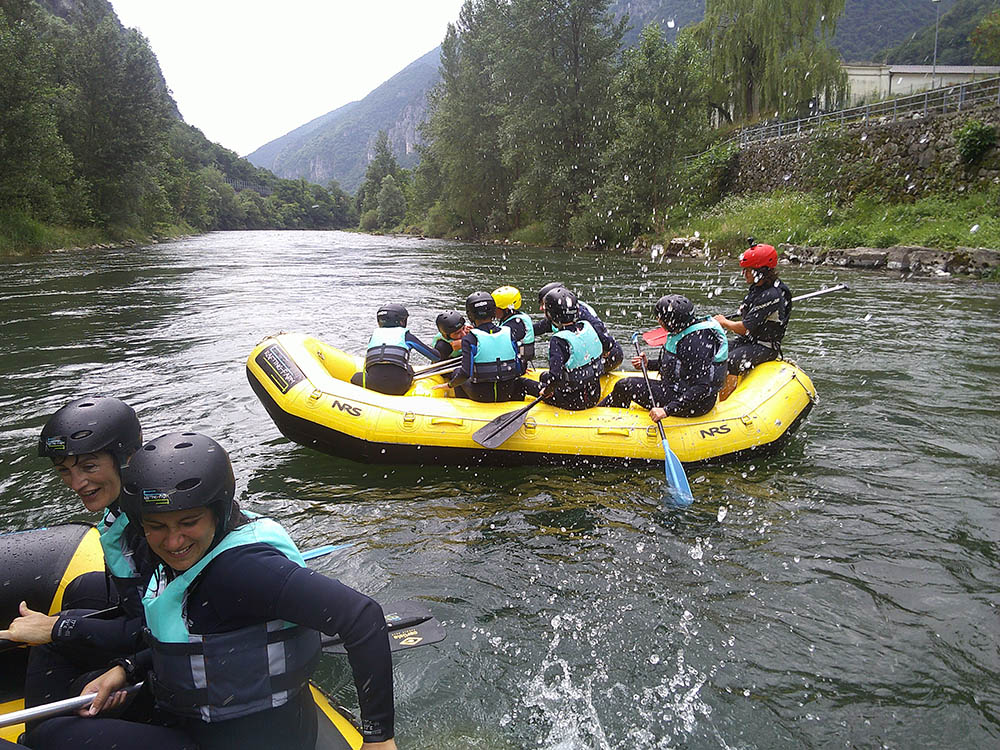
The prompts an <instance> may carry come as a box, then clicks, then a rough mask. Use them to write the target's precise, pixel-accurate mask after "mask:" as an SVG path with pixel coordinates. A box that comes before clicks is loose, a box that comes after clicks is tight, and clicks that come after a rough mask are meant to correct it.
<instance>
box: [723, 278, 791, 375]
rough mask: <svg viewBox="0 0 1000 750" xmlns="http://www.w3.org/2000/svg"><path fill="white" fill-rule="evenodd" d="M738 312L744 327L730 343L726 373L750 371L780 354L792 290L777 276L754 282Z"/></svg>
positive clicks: (789, 311)
mask: <svg viewBox="0 0 1000 750" xmlns="http://www.w3.org/2000/svg"><path fill="white" fill-rule="evenodd" d="M739 313H740V316H741V319H742V321H743V325H745V326H746V328H747V334H746V335H745V336H737V337H736V339H735V340H734V341H733V342H732V343H731V344H730V345H729V372H730V373H731V374H733V375H739V374H741V373H744V372H746V371H747V370H750V369H752V368H754V367H756V366H757V365H759V364H761V363H762V362H770V361H771V360H772V359H777V358H778V357H779V356H780V355H781V340H782V339H783V338H784V337H785V329H786V328H788V319H789V317H791V314H792V293H791V291H790V290H789V289H788V287H787V286H786V285H785V282H783V281H781V280H780V279H778V278H775V279H774V282H773V283H770V284H769V283H766V282H765V283H764V284H759V285H758V284H755V285H754V286H752V287H750V290H749V291H748V292H747V296H746V297H744V298H743V303H742V304H741V305H740V309H739Z"/></svg>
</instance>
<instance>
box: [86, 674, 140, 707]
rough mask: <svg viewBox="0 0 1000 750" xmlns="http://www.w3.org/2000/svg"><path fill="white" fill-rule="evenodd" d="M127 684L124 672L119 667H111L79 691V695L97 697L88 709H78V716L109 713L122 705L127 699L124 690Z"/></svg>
mask: <svg viewBox="0 0 1000 750" xmlns="http://www.w3.org/2000/svg"><path fill="white" fill-rule="evenodd" d="M127 684H128V682H127V680H126V679H125V670H124V669H122V668H121V667H112V668H111V669H109V670H108V671H107V672H105V673H104V674H102V675H101V676H100V677H98V678H97V679H95V680H91V681H90V682H88V683H87V684H86V685H85V686H84V688H83V690H81V691H80V695H88V694H89V693H97V695H96V696H95V697H94V702H93V703H91V704H90V706H89V707H88V708H81V709H80V716H97V714H99V713H100V712H101V711H109V710H111V709H112V708H119V707H120V706H122V705H124V703H125V699H126V698H128V693H127V692H125V690H124V688H125V686H126V685H127Z"/></svg>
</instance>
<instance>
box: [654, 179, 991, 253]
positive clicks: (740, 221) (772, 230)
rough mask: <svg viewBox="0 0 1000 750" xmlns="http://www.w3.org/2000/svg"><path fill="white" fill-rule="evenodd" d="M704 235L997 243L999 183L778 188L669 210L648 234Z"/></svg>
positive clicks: (833, 244)
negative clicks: (953, 187)
mask: <svg viewBox="0 0 1000 750" xmlns="http://www.w3.org/2000/svg"><path fill="white" fill-rule="evenodd" d="M695 232H698V233H699V235H700V236H701V237H703V238H705V239H706V240H707V241H708V242H709V243H710V245H711V246H712V248H713V249H714V250H715V251H717V252H738V251H740V250H742V249H744V247H745V241H746V237H747V236H748V235H753V236H754V237H756V238H757V239H758V240H760V241H761V242H767V243H770V244H773V245H778V244H779V243H782V242H787V243H792V244H796V245H809V246H814V247H823V248H828V249H832V248H854V247H873V248H885V247H892V246H893V245H919V246H923V247H931V248H935V249H938V250H945V251H949V250H954V249H955V248H958V247H985V248H990V249H1000V186H997V185H994V186H992V187H990V188H989V189H988V190H982V191H976V192H968V193H964V194H959V195H951V196H948V197H947V198H946V197H942V196H931V197H926V198H921V199H919V200H916V201H914V202H912V203H895V202H889V201H884V200H881V199H879V198H876V197H872V196H860V197H858V198H856V199H855V200H854V201H853V202H852V203H849V204H845V205H833V204H831V203H830V201H829V200H827V199H824V197H823V196H822V195H818V194H815V193H801V192H795V191H790V190H789V191H780V192H775V193H770V194H767V195H760V196H747V195H740V196H731V197H729V198H726V199H725V200H723V201H721V202H720V203H717V204H716V205H714V206H712V207H711V208H710V209H707V210H705V211H703V212H702V213H699V214H694V215H692V216H690V217H688V216H684V217H681V216H678V217H677V218H676V219H675V218H674V217H670V218H669V219H668V220H667V223H666V226H665V227H664V229H663V230H662V232H660V233H658V234H657V235H656V236H655V237H654V238H653V239H655V240H656V241H669V240H670V239H671V238H672V237H678V236H692V235H693V234H694V233H695Z"/></svg>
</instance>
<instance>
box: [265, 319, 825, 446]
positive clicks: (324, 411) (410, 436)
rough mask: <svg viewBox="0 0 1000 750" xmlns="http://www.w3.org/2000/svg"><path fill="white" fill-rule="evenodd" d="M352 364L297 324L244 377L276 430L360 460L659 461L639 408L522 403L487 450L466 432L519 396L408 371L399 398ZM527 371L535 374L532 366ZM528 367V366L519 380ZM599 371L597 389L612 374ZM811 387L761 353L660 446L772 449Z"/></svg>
mask: <svg viewBox="0 0 1000 750" xmlns="http://www.w3.org/2000/svg"><path fill="white" fill-rule="evenodd" d="M362 366H363V360H362V358H360V357H355V356H353V355H350V354H347V353H345V352H343V351H341V350H339V349H336V348H334V347H332V346H328V345H326V344H324V343H323V342H322V341H319V340H318V339H316V338H314V337H312V336H307V335H305V334H301V333H282V334H278V335H276V336H269V337H268V338H266V339H264V340H263V341H262V342H261V343H260V344H258V345H257V347H256V348H255V349H254V350H253V352H251V354H250V357H249V358H248V359H247V377H248V379H249V380H250V385H251V387H252V388H253V390H254V392H255V393H256V394H257V397H258V398H259V399H260V400H261V402H262V403H263V404H264V408H265V409H267V412H268V414H270V415H271V419H273V420H274V422H275V424H276V425H277V426H278V429H279V430H281V432H282V434H284V435H285V436H286V437H287V438H288V439H290V440H292V441H294V442H296V443H300V444H302V445H305V446H308V447H311V448H315V449H317V450H320V451H323V452H325V453H329V454H331V455H334V456H344V457H346V458H351V459H354V460H356V461H363V462H370V463H419V464H430V463H438V464H459V465H468V464H480V463H488V464H502V465H518V464H538V463H571V462H578V461H579V462H582V461H587V462H590V463H594V462H598V463H602V462H622V461H626V462H630V461H662V460H663V446H662V444H661V442H660V436H659V433H658V431H657V429H656V426H655V425H654V424H652V423H651V421H650V419H649V414H648V412H647V411H646V410H645V409H642V408H640V407H638V406H637V405H635V404H633V405H632V407H631V408H629V409H611V408H600V407H599V408H594V409H587V410H585V411H577V412H573V411H566V410H565V409H557V408H555V407H553V406H549V405H548V404H539V405H538V406H536V407H535V408H534V409H532V410H531V411H530V412H529V413H528V415H527V419H526V420H525V423H524V426H523V427H521V429H520V430H518V432H517V433H516V434H515V435H514V436H513V437H511V438H510V439H509V440H507V441H506V442H505V443H504V444H503V446H502V447H500V448H496V449H493V450H489V449H486V448H483V447H482V446H480V445H478V444H477V443H475V442H474V441H473V440H472V434H473V433H474V432H475V431H476V430H478V429H479V428H480V427H483V426H484V425H486V424H487V423H488V422H490V421H491V420H493V419H495V418H496V417H498V416H500V415H501V414H505V413H508V412H511V411H513V410H516V409H517V408H519V406H523V405H524V404H523V403H522V402H509V401H508V402H505V403H499V404H481V403H477V402H475V401H470V400H468V399H462V398H453V397H451V392H450V391H449V390H447V389H442V390H437V391H433V390H431V387H432V386H433V385H435V384H437V383H442V382H444V381H445V377H446V376H440V375H438V376H434V377H430V378H427V379H424V380H418V381H417V382H415V383H414V384H413V387H412V388H411V389H410V391H409V393H407V394H406V395H404V396H387V395H385V394H382V393H377V392H375V391H370V390H366V389H364V388H361V387H359V386H355V385H352V384H351V383H350V378H351V375H353V374H354V373H355V372H357V371H358V370H359V369H361V367H362ZM533 374H534V376H535V377H537V373H533ZM531 375H532V374H529V377H530V376H531ZM634 376H636V373H624V372H614V373H611V374H609V375H606V376H605V377H604V378H602V381H601V385H602V389H603V391H604V393H605V394H607V393H608V392H610V390H611V389H612V388H613V387H614V384H615V383H616V382H617V381H618V379H619V378H622V377H634ZM815 400H816V390H815V388H813V384H812V381H810V380H809V377H808V376H807V375H806V374H805V373H804V372H802V370H800V369H798V368H797V367H796V366H795V365H793V364H791V363H790V362H784V361H780V362H768V363H765V364H763V365H760V366H759V367H756V368H755V369H754V370H752V371H751V372H750V373H749V374H748V375H747V376H745V377H743V378H742V380H741V382H740V384H739V386H738V387H737V389H736V391H734V392H733V394H732V395H731V396H730V397H729V398H728V399H726V400H725V401H723V402H721V403H719V404H717V405H716V407H715V408H714V409H713V410H712V411H710V412H709V413H708V414H706V415H705V416H703V417H695V418H685V419H682V418H669V419H666V420H664V421H663V426H664V428H665V430H666V434H667V439H668V440H669V441H670V447H671V448H672V449H673V451H674V453H676V454H677V456H678V458H680V460H681V461H683V462H685V463H693V462H697V461H707V460H711V459H716V458H720V457H723V456H727V457H728V456H735V455H737V454H740V453H742V452H745V451H749V450H759V449H763V448H766V447H774V446H776V445H777V444H778V443H779V441H780V440H781V439H782V438H784V437H786V436H787V435H789V434H790V433H791V432H792V431H793V430H794V429H795V428H796V427H797V426H798V424H799V423H800V422H801V421H802V420H803V419H804V417H805V416H806V414H807V413H808V412H809V409H810V408H811V407H812V404H813V402H814V401H815Z"/></svg>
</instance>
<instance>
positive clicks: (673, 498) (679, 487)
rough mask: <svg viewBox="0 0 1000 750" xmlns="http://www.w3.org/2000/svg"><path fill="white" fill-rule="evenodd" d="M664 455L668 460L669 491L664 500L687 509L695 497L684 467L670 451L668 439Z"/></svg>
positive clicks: (666, 468) (664, 445)
mask: <svg viewBox="0 0 1000 750" xmlns="http://www.w3.org/2000/svg"><path fill="white" fill-rule="evenodd" d="M663 455H664V456H665V458H666V461H665V465H666V466H665V470H666V474H667V487H668V489H669V493H668V495H666V496H665V498H664V499H665V500H667V502H669V503H670V504H671V505H673V506H675V507H677V508H686V507H688V506H689V505H690V504H691V503H693V502H694V495H692V494H691V485H690V484H689V483H688V478H687V474H685V473H684V465H683V464H682V463H681V460H680V459H679V458H677V455H676V454H675V453H674V452H673V451H672V450H670V443H668V442H667V440H666V439H664V440H663Z"/></svg>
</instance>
